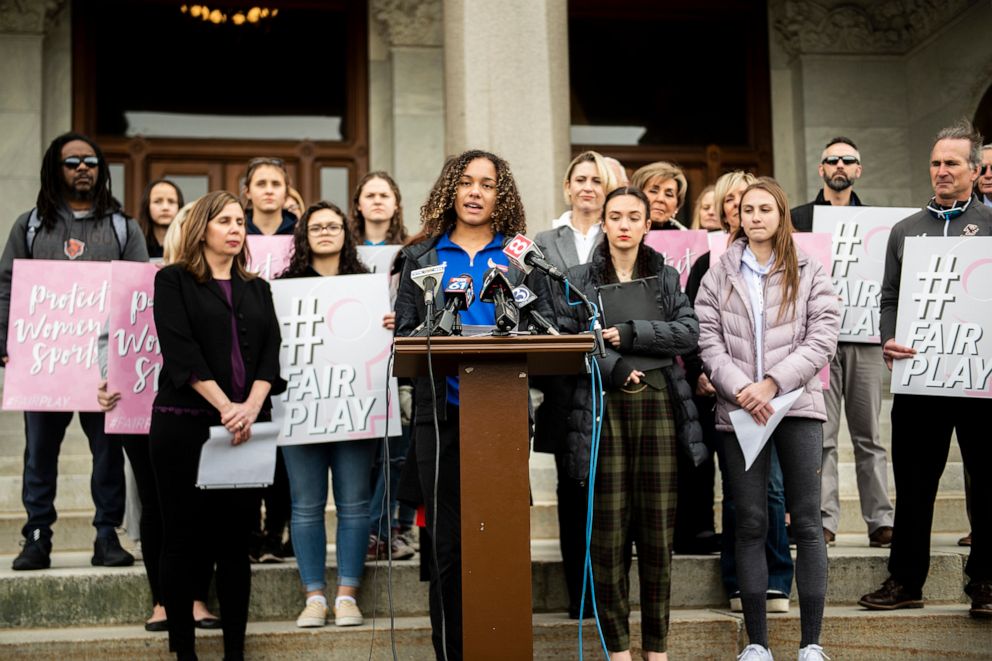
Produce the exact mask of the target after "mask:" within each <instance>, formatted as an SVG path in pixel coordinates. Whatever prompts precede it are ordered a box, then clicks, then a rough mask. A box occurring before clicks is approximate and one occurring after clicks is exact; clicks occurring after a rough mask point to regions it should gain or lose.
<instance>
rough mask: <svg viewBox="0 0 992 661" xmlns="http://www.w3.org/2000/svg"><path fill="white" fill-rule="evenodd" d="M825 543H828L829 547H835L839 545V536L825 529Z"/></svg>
mask: <svg viewBox="0 0 992 661" xmlns="http://www.w3.org/2000/svg"><path fill="white" fill-rule="evenodd" d="M823 541H824V542H826V544H827V546H834V545H836V544H837V535H835V534H833V533H832V532H830V531H829V530H827V529H826V528H824V529H823Z"/></svg>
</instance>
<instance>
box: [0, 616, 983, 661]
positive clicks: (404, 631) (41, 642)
mask: <svg viewBox="0 0 992 661" xmlns="http://www.w3.org/2000/svg"><path fill="white" fill-rule="evenodd" d="M533 624H534V633H533V635H534V658H536V659H549V660H556V659H562V660H564V659H575V658H577V657H578V649H577V648H578V629H577V624H576V623H575V621H573V620H569V619H567V618H566V617H565V615H564V614H563V613H537V614H535V615H534V618H533ZM630 629H631V638H632V643H633V650H632V651H633V652H634V654H635V658H636V655H637V654H638V653H639V652H640V649H639V647H638V644H639V642H640V637H641V613H640V611H636V610H635V611H633V612H632V613H631V615H630ZM768 629H769V644H770V646H771V648H772V651H773V652H775V653H777V654H778V655H779V657H780V658H789V657H790V656H791V655H792V654H794V651H795V650H796V649H797V648H798V646H799V621H798V616H797V615H796V614H794V613H791V614H784V615H770V616H769V618H768ZM988 635H989V634H988V624H987V623H985V622H980V621H978V620H975V619H973V618H969V617H968V616H967V615H966V611H965V608H964V607H963V606H962V605H928V606H927V607H926V608H924V609H922V610H903V611H893V612H889V613H881V612H871V611H864V610H861V609H859V608H852V607H843V606H842V607H828V608H827V609H826V612H825V613H824V621H823V634H822V637H821V641H822V643H823V645H824V648H825V650H826V652H827V653H828V654H829V655H830V658H831V659H833V660H834V661H849V660H852V661H853V660H858V661H860V660H863V659H873V660H877V661H897V660H898V661H902V660H903V659H988ZM391 639H392V640H394V641H395V644H396V652H397V658H399V659H403V660H404V661H420V660H423V661H427V660H430V659H433V658H434V652H433V649H432V647H431V632H430V622H429V619H428V618H427V617H423V616H418V617H397V618H396V619H395V620H394V622H393V626H392V632H391V631H390V622H389V620H388V618H381V619H378V620H376V621H375V622H374V623H372V622H369V621H368V620H367V621H366V624H364V625H362V626H359V627H348V628H336V627H334V626H327V627H324V628H322V629H298V628H296V626H295V624H294V623H293V622H292V621H281V622H254V621H253V622H251V623H249V625H248V636H247V640H246V646H245V648H246V652H247V654H248V656H249V658H251V659H255V660H257V661H277V660H278V661H281V660H282V659H288V658H292V659H299V660H309V659H314V660H317V659H320V660H326V661H338V660H340V661H352V660H353V659H359V658H370V659H375V660H376V661H382V660H385V659H391V658H393V657H392V655H391V653H390V646H391ZM746 642H747V635H746V633H745V630H744V623H743V620H742V618H741V617H739V616H737V615H733V614H730V613H727V612H722V611H713V610H700V609H692V610H689V609H673V610H672V613H671V624H670V631H669V641H668V643H669V644H668V652H669V654H670V655H671V657H672V658H676V659H700V660H703V661H706V660H710V659H712V660H720V659H730V658H734V656H736V654H737V653H738V652H739V651H740V649H741V648H742V647H743V646H744V645H745V644H746ZM167 647H168V643H167V638H166V634H162V633H158V634H154V633H147V632H145V631H144V630H143V629H141V628H140V627H138V626H126V627H122V626H114V627H111V626H107V627H78V628H63V629H22V630H18V631H14V632H10V633H5V634H3V635H2V636H0V656H2V657H3V658H4V659H11V660H14V659H18V660H19V659H39V658H48V659H55V658H57V659H60V661H84V660H85V661H89V660H91V659H105V660H108V661H110V660H116V659H137V658H140V659H150V660H154V659H158V660H161V661H166V660H167V659H170V658H172V656H171V655H170V654H169V653H168V650H167ZM222 651H223V648H222V644H221V635H220V632H219V631H198V632H197V652H198V654H199V656H200V658H203V659H219V658H220V656H221V654H222ZM583 652H584V655H585V657H586V658H588V659H600V658H602V654H603V653H602V650H601V648H600V647H599V639H598V637H597V634H596V629H595V624H594V623H592V622H591V621H589V622H587V623H586V624H585V625H584V626H583ZM492 658H501V657H500V656H499V652H498V650H496V651H495V653H494V656H493V657H492Z"/></svg>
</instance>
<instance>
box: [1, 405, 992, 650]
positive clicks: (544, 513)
mask: <svg viewBox="0 0 992 661" xmlns="http://www.w3.org/2000/svg"><path fill="white" fill-rule="evenodd" d="M890 405H891V400H890V399H888V398H887V399H886V400H885V407H884V410H883V412H882V438H883V440H884V442H885V443H886V444H888V440H889V409H890ZM843 434H844V435H843V437H842V439H841V442H840V461H841V469H840V473H841V494H842V509H843V516H842V525H841V530H840V534H839V536H838V544H837V546H836V547H833V548H831V549H830V550H829V557H830V581H829V587H828V596H827V598H828V609H827V616H826V620H825V622H824V633H823V641H824V644H825V646H826V648H827V651H828V653H829V654H830V655H831V657H832V658H833V659H865V658H871V659H905V658H913V659H930V658H953V659H980V658H989V647H990V643H992V631H990V629H989V625H988V623H985V622H978V621H976V620H973V619H971V618H969V617H968V616H967V602H966V598H965V595H964V593H963V590H962V587H963V585H964V582H965V575H964V563H965V560H966V551H967V550H966V549H961V548H959V547H957V546H956V545H955V542H956V540H957V538H958V537H960V536H961V534H963V533H964V532H966V531H967V529H968V523H967V519H966V516H965V508H964V493H963V481H962V470H961V459H960V455H959V453H958V450H957V447H956V445H954V446H952V452H951V456H950V457H949V461H948V466H947V469H946V470H945V473H944V477H943V479H942V482H941V490H940V496H939V502H938V507H937V513H936V516H935V519H934V538H933V548H932V552H931V570H930V578H929V580H928V582H927V586H926V591H925V595H924V596H925V598H926V599H927V600H928V604H927V607H926V608H925V609H923V610H916V611H897V612H894V613H869V612H867V611H863V610H861V609H860V608H858V607H857V606H856V605H855V603H856V600H857V599H858V597H860V595H861V594H863V593H865V592H866V591H868V590H869V589H871V588H874V587H876V586H877V585H879V584H880V583H881V581H882V580H883V579H884V578H885V576H886V575H887V572H886V568H885V563H886V559H887V555H888V551H887V550H885V549H871V548H869V547H868V544H867V536H866V531H865V529H864V523H863V521H862V520H861V516H860V507H859V504H858V497H857V486H856V482H855V478H854V464H853V452H852V450H851V447H850V441H849V439H848V438H847V436H846V431H845V432H843ZM23 443H24V440H23V423H22V417H21V415H20V414H16V413H7V412H4V413H0V658H2V659H20V658H31V659H38V658H42V659H53V658H59V659H62V660H66V661H68V660H71V659H139V658H140V659H158V658H162V659H167V658H170V657H169V655H168V654H167V647H166V643H165V636H164V635H163V634H150V633H146V632H145V631H144V630H143V629H142V627H141V626H140V624H141V622H143V620H144V619H145V618H146V617H147V616H148V612H149V608H148V601H149V596H148V588H147V585H146V580H145V577H144V571H143V568H142V567H141V566H140V565H139V566H135V567H131V568H122V569H108V568H102V567H101V568H94V567H91V566H90V565H89V556H90V552H91V551H90V550H91V545H92V539H93V529H92V527H91V525H90V520H91V518H92V515H93V514H92V505H91V503H90V498H89V469H90V457H89V451H88V447H87V444H86V440H85V437H83V435H82V432H81V431H80V429H79V427H78V424H76V423H75V422H74V423H73V424H72V425H71V426H70V429H69V435H68V436H67V438H66V441H65V443H64V445H63V450H62V457H61V461H60V477H59V491H58V496H57V501H56V506H57V508H58V510H59V521H58V522H57V523H56V525H55V538H54V543H55V550H56V552H55V554H54V555H53V567H52V569H50V570H46V571H41V572H28V573H22V572H13V571H11V569H10V561H11V559H12V557H13V555H14V554H15V553H16V552H17V550H18V547H17V541H18V539H19V535H20V527H21V526H22V525H23V518H24V514H23V510H22V509H21V504H20V482H21V462H22V458H21V455H22V452H23ZM531 482H532V491H533V495H534V501H535V504H534V507H533V508H532V510H531V534H532V540H533V541H532V570H533V594H534V641H535V643H534V645H535V658H542V659H573V658H577V657H578V649H577V624H576V623H575V622H574V621H570V620H568V619H567V617H565V615H564V611H565V610H566V607H567V597H566V595H565V591H564V584H563V579H562V575H561V571H562V570H561V561H560V554H559V551H558V546H557V520H556V512H555V503H554V499H555V496H554V491H555V489H554V487H555V472H554V463H553V461H552V458H551V457H550V456H549V455H539V454H535V455H532V458H531ZM891 486H892V482H891V476H890V488H891ZM716 489H717V496H718V499H719V495H720V494H719V480H717V484H716ZM327 519H328V524H327V527H328V533H329V541H330V542H331V543H332V544H333V540H334V512H333V507H331V508H329V511H328V517H327ZM716 520H717V522H719V511H718V512H717V516H716ZM122 541H124V542H125V545H127V544H128V543H129V542H128V540H127V538H126V536H125V535H122ZM333 561H334V553H333V547H331V548H330V549H329V555H328V564H329V568H328V575H329V578H328V583H329V584H331V585H333V584H334V580H335V579H334V573H335V568H334V567H333ZM633 571H634V572H635V573H636V562H635V565H634V570H633ZM391 574H392V576H391V588H392V590H391V591H392V600H393V608H392V615H393V616H394V627H393V630H392V636H393V637H394V638H395V645H396V649H397V653H398V658H400V659H431V658H433V651H432V648H431V643H430V623H429V620H428V618H427V617H426V616H427V612H426V606H427V590H426V584H424V583H421V582H420V581H419V567H418V565H417V561H416V559H415V560H412V561H403V562H396V563H394V566H393V569H392V573H391ZM672 577H673V585H672V609H673V611H672V627H671V629H672V633H671V642H670V651H671V652H672V655H673V656H672V658H693V659H696V658H699V659H710V658H713V659H717V658H720V659H728V658H733V657H734V655H736V653H737V652H738V651H739V649H740V648H741V647H743V645H744V644H746V635H745V633H744V626H743V621H742V619H741V618H740V616H739V615H735V614H731V613H729V612H728V611H726V610H725V609H726V603H725V598H724V595H723V593H722V588H721V586H720V580H719V562H718V558H717V557H715V556H677V557H675V559H674V565H673V571H672ZM387 578H388V572H387V570H386V566H385V565H384V564H379V565H378V566H373V565H370V566H369V567H368V568H367V571H366V577H365V586H364V587H363V589H362V593H361V596H360V600H359V604H360V606H361V608H362V610H363V612H364V613H365V614H366V618H367V620H366V621H367V623H366V625H364V626H362V627H356V628H349V629H336V628H335V627H333V626H330V627H327V628H325V629H321V630H299V629H297V628H296V627H295V626H294V622H293V620H294V619H295V617H296V615H297V613H298V611H299V609H300V607H301V601H302V597H301V592H300V586H299V578H298V574H297V572H296V567H295V564H293V563H292V562H287V563H284V564H281V565H255V566H253V583H252V590H253V592H252V604H251V624H250V625H249V642H248V651H249V655H250V656H249V658H253V659H356V658H370V655H371V658H373V659H388V658H392V654H391V640H390V636H391V632H390V618H389V608H388V590H387ZM635 585H636V583H635ZM631 596H632V600H633V604H632V605H633V607H634V608H635V609H636V608H637V607H638V595H637V594H636V590H635V591H634V594H632V595H631ZM792 596H793V599H795V594H794V593H793V595H792ZM373 613H374V614H375V615H376V617H375V618H374V619H373V618H372V615H373ZM638 618H639V613H638V612H637V611H636V610H635V613H634V614H633V616H632V629H633V639H634V641H637V640H639V628H640V627H639V619H638ZM769 619H770V623H769V624H770V636H771V645H772V648H773V650H775V651H776V652H778V653H779V654H780V655H783V654H786V651H788V653H789V654H793V653H794V652H793V651H792V650H794V649H795V648H796V647H797V646H798V635H799V626H798V621H797V620H798V608H797V607H796V606H795V604H794V605H793V609H792V612H791V613H789V614H785V615H773V616H770V618H769ZM198 635H199V636H200V640H201V641H202V642H201V644H200V646H199V648H200V651H201V658H206V659H212V658H220V655H221V645H220V638H219V637H218V636H217V635H216V634H215V633H214V632H198ZM584 640H585V650H584V651H585V654H586V655H587V658H590V659H592V658H602V656H601V655H602V651H601V650H600V649H599V646H598V639H597V636H596V632H595V629H594V627H593V626H592V625H589V624H587V625H586V628H585V630H584ZM493 658H501V657H499V654H498V652H496V653H494V656H493ZM783 658H785V657H784V656H783Z"/></svg>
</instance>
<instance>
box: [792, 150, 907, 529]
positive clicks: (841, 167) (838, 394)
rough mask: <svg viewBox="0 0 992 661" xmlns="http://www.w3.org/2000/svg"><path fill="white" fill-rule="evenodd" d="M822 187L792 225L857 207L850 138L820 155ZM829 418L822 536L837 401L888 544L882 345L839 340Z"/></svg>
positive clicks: (835, 520) (857, 166) (835, 504)
mask: <svg viewBox="0 0 992 661" xmlns="http://www.w3.org/2000/svg"><path fill="white" fill-rule="evenodd" d="M818 171H819V173H820V177H822V178H823V188H822V189H821V190H820V192H819V193H818V194H817V196H816V199H815V200H813V201H812V202H810V203H809V204H804V205H802V206H800V207H796V208H795V209H793V210H792V223H793V225H795V227H796V230H797V231H800V232H810V231H812V230H813V207H814V206H815V205H818V204H830V205H833V206H861V200H860V199H859V198H858V196H857V194H856V193H855V192H854V190H853V188H854V182H855V180H857V179H858V178H859V177H861V154H860V153H859V152H858V148H857V146H856V145H855V144H854V142H853V141H852V140H850V139H849V138H844V137H836V138H834V139H833V140H831V141H830V142H828V143H827V146H826V147H824V149H823V153H822V154H821V155H820V166H819V169H818ZM823 397H824V400H825V401H826V405H827V422H826V423H825V424H824V425H823V461H822V464H821V468H822V473H821V475H820V480H821V482H820V514H821V516H822V518H823V538H824V539H825V540H826V542H827V544H828V545H832V544H833V543H834V540H835V539H836V536H837V530H838V529H839V528H840V489H839V477H838V470H837V436H838V434H839V432H840V423H841V418H840V414H841V400H843V401H844V404H845V406H844V410H845V413H846V414H847V429H848V431H849V432H850V434H851V443H852V444H853V445H854V464H855V468H856V472H857V476H858V495H859V496H860V500H861V516H862V518H863V519H864V521H865V524H866V526H867V528H868V543H869V545H870V546H876V547H887V546H889V545H890V544H891V543H892V523H893V519H894V517H895V511H894V509H893V507H892V500H891V498H889V489H888V472H887V471H888V455H887V453H886V451H885V447H884V446H883V445H882V444H881V443H880V442H879V439H878V415H879V412H880V411H881V408H882V348H881V347H880V346H879V345H877V344H861V343H857V342H841V343H840V344H839V345H838V346H837V353H836V354H834V357H833V358H832V359H831V361H830V388H828V389H827V390H825V391H824V392H823Z"/></svg>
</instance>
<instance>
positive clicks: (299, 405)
mask: <svg viewBox="0 0 992 661" xmlns="http://www.w3.org/2000/svg"><path fill="white" fill-rule="evenodd" d="M271 285H272V298H273V301H274V302H275V307H276V315H277V316H278V317H279V323H280V326H281V331H282V350H281V352H280V354H279V364H280V366H281V368H282V375H283V377H284V378H285V379H286V381H287V383H288V386H287V388H286V392H285V393H284V394H283V395H281V396H280V397H278V398H276V399H275V401H274V415H273V418H274V419H281V420H282V429H281V431H280V435H279V444H280V445H296V444H302V443H323V442H327V441H350V440H354V439H362V438H381V437H382V436H383V433H384V431H385V427H386V421H387V417H388V424H389V433H390V435H395V436H398V435H399V434H400V417H399V400H398V398H397V390H396V379H395V378H391V377H389V375H388V374H387V371H386V367H387V362H388V360H389V354H390V348H391V346H392V342H393V334H392V332H391V331H388V330H386V329H384V328H383V327H382V318H383V316H384V315H385V314H386V313H387V312H389V310H390V307H389V276H388V275H386V274H367V275H341V276H335V277H330V278H292V279H286V280H275V281H273V282H272V283H271ZM387 388H388V392H389V411H388V413H387V411H386V393H387Z"/></svg>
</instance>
